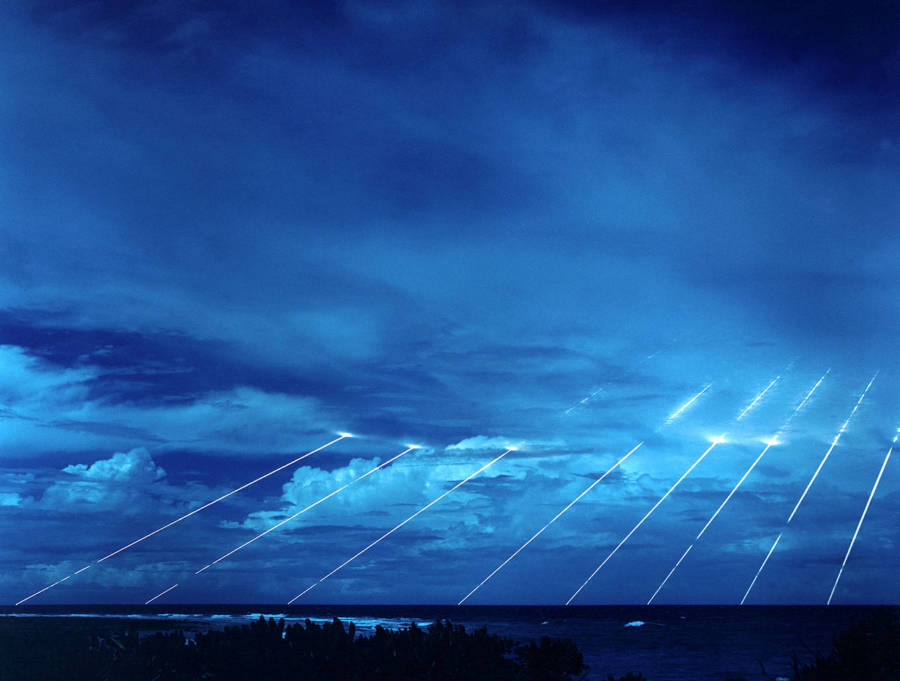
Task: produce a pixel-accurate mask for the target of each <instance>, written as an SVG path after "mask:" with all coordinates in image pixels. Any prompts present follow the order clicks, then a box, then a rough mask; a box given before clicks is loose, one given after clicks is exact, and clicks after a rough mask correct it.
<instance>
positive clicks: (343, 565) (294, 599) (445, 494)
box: [288, 447, 515, 605]
mask: <svg viewBox="0 0 900 681" xmlns="http://www.w3.org/2000/svg"><path fill="white" fill-rule="evenodd" d="M512 451H515V450H514V449H513V448H512V447H510V448H509V449H507V450H506V451H505V452H503V453H502V454H501V455H500V456H498V457H496V458H494V459H492V460H490V461H489V462H488V463H486V464H484V465H483V466H482V467H481V468H479V469H478V470H477V471H475V472H474V473H470V474H469V475H468V476H466V477H465V478H463V479H462V480H460V481H459V482H458V483H456V484H455V485H453V487H451V488H450V489H448V490H447V491H446V492H444V493H443V494H441V495H440V496H439V497H437V498H436V499H433V500H432V501H430V502H428V503H427V504H425V505H424V506H423V507H422V508H420V509H419V510H418V511H416V512H415V513H413V514H412V515H411V516H409V517H408V518H407V519H406V520H404V521H403V522H402V523H399V524H397V525H395V526H394V527H392V528H391V529H390V530H388V531H387V532H385V533H384V534H383V535H381V536H380V537H378V539H376V540H375V541H373V542H372V543H371V544H369V545H368V546H367V547H365V548H364V549H362V550H361V551H358V552H357V553H356V554H355V555H353V556H351V557H350V558H348V559H347V560H345V561H344V562H343V563H341V564H340V565H338V566H337V567H336V568H334V570H332V571H331V572H329V573H328V574H327V575H325V576H324V577H322V578H321V579H320V580H319V581H317V582H313V584H312V585H310V586H309V587H307V588H306V589H304V590H303V591H301V592H300V593H299V594H297V595H296V596H294V597H293V598H292V599H291V600H289V601H288V605H290V604H291V603H293V602H294V601H296V600H297V599H298V598H300V597H301V596H303V594H305V593H306V592H308V591H309V590H310V589H312V588H313V587H315V586H317V585H319V584H321V583H322V582H324V581H325V580H326V579H328V578H329V577H331V575H333V574H334V573H335V572H337V571H338V570H341V569H342V568H344V567H346V566H347V565H349V564H350V563H352V562H353V561H354V560H356V559H357V558H359V557H360V556H361V555H363V554H364V553H365V552H366V551H368V550H369V549H371V548H372V547H373V546H375V545H376V544H378V543H379V542H381V541H382V540H384V539H387V538H388V537H389V536H391V535H392V534H393V533H394V532H396V531H397V530H399V529H400V528H401V527H403V526H404V525H406V523H408V522H409V521H410V520H412V519H413V518H415V517H416V516H418V515H420V514H421V513H424V512H425V511H427V510H428V509H429V508H431V507H432V506H434V505H435V504H436V503H438V502H439V501H440V500H441V499H443V498H444V497H446V496H447V495H448V494H450V493H451V492H453V491H455V490H457V489H459V488H460V487H462V486H463V485H465V484H466V483H467V482H469V480H471V479H472V478H474V477H475V476H476V475H478V474H479V473H481V472H482V471H485V470H487V469H488V468H490V467H491V466H493V465H494V464H495V463H497V462H498V461H499V460H500V459H502V458H503V457H504V456H506V455H507V454H509V453H510V452H512Z"/></svg>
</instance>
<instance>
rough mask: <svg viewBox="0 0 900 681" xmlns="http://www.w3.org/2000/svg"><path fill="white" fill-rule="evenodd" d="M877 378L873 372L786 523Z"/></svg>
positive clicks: (791, 517)
mask: <svg viewBox="0 0 900 681" xmlns="http://www.w3.org/2000/svg"><path fill="white" fill-rule="evenodd" d="M876 378H878V372H877V371H876V372H875V375H874V376H872V380H871V381H869V385H867V386H866V389H865V390H863V392H862V395H860V396H859V399H858V400H857V401H856V404H855V405H854V406H853V411H851V412H850V416H848V417H847V420H846V421H844V424H843V425H842V426H841V429H840V430H839V431H838V433H837V435H835V436H834V440H833V441H832V442H831V446H830V447H829V448H828V451H827V452H825V456H823V457H822V460H821V461H820V462H819V467H818V468H816V472H815V473H813V476H812V477H811V478H810V479H809V482H808V483H807V485H806V489H804V490H803V494H801V495H800V498H799V499H797V504H796V505H795V506H794V510H793V511H791V514H790V515H789V516H788V519H787V521H788V523H790V522H791V521H792V520H793V519H794V516H795V515H796V513H797V509H799V508H800V504H802V503H803V500H804V499H805V498H806V494H807V492H809V488H810V487H812V485H813V483H814V482H815V481H816V478H817V477H818V475H819V471H821V470H822V466H824V465H825V462H826V461H828V457H829V456H831V452H832V450H833V449H834V448H835V447H836V446H837V443H838V441H839V440H840V439H841V435H843V434H844V431H845V430H847V426H848V425H850V419H852V418H853V415H854V414H855V413H856V410H857V409H859V405H861V404H862V401H863V399H864V398H865V396H866V393H867V392H869V388H871V387H872V383H874V382H875V379H876Z"/></svg>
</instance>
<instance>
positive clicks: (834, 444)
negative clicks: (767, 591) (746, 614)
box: [740, 371, 879, 605]
mask: <svg viewBox="0 0 900 681" xmlns="http://www.w3.org/2000/svg"><path fill="white" fill-rule="evenodd" d="M878 373H879V372H878V371H876V372H875V375H874V376H872V379H871V380H870V381H869V383H868V385H866V388H865V390H863V391H862V394H861V395H860V396H859V399H858V400H857V401H856V404H855V405H854V406H853V409H852V410H851V412H850V415H849V416H848V417H847V420H846V421H844V423H843V424H842V425H841V428H840V430H838V432H837V434H836V435H835V436H834V439H833V440H832V441H831V445H830V446H829V447H828V451H826V452H825V456H823V457H822V460H821V461H819V465H818V467H817V468H816V470H815V472H814V473H813V474H812V477H811V478H810V479H809V482H808V483H807V485H806V488H805V489H804V490H803V493H802V494H801V495H800V498H799V499H797V503H796V504H795V505H794V508H793V510H792V511H791V513H790V515H789V516H788V519H787V521H786V522H785V527H787V526H788V525H790V524H791V521H792V520H793V519H794V516H795V515H796V514H797V511H798V509H799V508H800V505H801V504H802V503H803V500H804V499H805V498H806V495H807V493H808V492H809V489H810V487H812V485H813V483H814V482H815V481H816V478H817V477H818V476H819V472H820V471H821V470H822V467H823V466H824V465H825V462H826V461H828V457H829V456H831V452H832V451H834V448H835V447H837V444H838V442H839V441H840V439H841V435H843V434H844V431H846V430H847V426H849V425H850V419H852V418H853V415H854V414H856V412H857V410H858V409H859V406H860V405H861V404H862V401H863V399H864V398H865V396H866V393H868V392H869V388H871V387H872V383H874V382H875V379H876V378H878ZM782 534H784V531H782V532H780V533H779V534H778V536H777V537H776V538H775V542H774V543H773V544H772V548H770V549H769V553H767V554H766V557H765V559H764V560H763V562H762V565H760V566H759V570H757V571H756V575H755V576H754V577H753V581H751V582H750V586H748V587H747V591H746V592H744V597H743V598H741V602H740V605H743V604H744V601H746V600H747V597H748V596H749V595H750V592H751V591H752V590H753V586H754V585H755V584H756V580H757V579H758V578H759V576H760V574H761V573H762V571H763V568H764V567H765V566H766V563H767V562H768V561H769V557H770V556H771V555H772V552H773V551H774V550H775V547H776V546H777V545H778V540H779V539H781V535H782Z"/></svg>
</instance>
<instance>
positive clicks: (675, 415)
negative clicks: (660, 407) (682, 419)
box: [666, 383, 712, 424]
mask: <svg viewBox="0 0 900 681" xmlns="http://www.w3.org/2000/svg"><path fill="white" fill-rule="evenodd" d="M711 387H712V383H710V384H709V385H707V386H706V387H705V388H704V389H703V390H701V391H700V392H698V393H697V394H696V395H694V396H693V397H692V398H691V399H689V400H688V401H687V402H685V403H684V404H682V405H681V406H680V407H678V409H676V410H675V411H673V412H672V413H671V414H669V418H667V419H666V423H667V424H668V423H672V421H674V420H675V419H677V418H678V417H679V416H681V415H682V414H683V413H684V412H685V411H687V409H688V408H689V407H690V406H691V405H692V404H693V403H694V402H696V401H697V400H698V399H700V396H701V395H702V394H703V393H705V392H706V391H707V390H709V389H710V388H711Z"/></svg>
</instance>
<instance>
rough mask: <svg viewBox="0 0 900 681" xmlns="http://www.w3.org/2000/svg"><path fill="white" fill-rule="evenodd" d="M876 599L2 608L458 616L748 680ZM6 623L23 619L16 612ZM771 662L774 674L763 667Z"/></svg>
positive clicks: (653, 675) (637, 665) (184, 623)
mask: <svg viewBox="0 0 900 681" xmlns="http://www.w3.org/2000/svg"><path fill="white" fill-rule="evenodd" d="M870 610H871V607H870V606H831V607H825V606H795V607H792V606H788V607H785V606H743V607H737V606H650V607H648V606H571V607H541V606H503V607H500V606H462V607H456V606H419V605H410V606H397V605H391V606H368V605H366V606H346V605H345V606H308V605H307V606H296V607H285V606H275V605H167V606H158V607H157V606H113V605H97V606H31V607H27V608H22V607H20V608H11V607H9V608H5V609H0V617H2V618H4V619H5V618H7V617H8V618H15V617H19V616H30V617H33V616H35V615H40V616H53V617H124V618H134V619H160V620H165V621H166V622H167V623H170V624H171V625H172V627H173V628H183V629H184V630H185V631H187V632H191V631H202V630H205V629H208V628H210V627H216V628H221V627H225V626H233V625H240V624H246V623H248V622H250V621H253V620H255V619H257V618H259V616H260V615H263V616H265V617H274V618H276V619H278V618H284V619H285V620H286V621H287V622H288V623H289V624H290V623H293V622H302V621H304V620H305V619H307V618H309V619H311V620H313V621H317V622H321V621H330V620H331V619H332V618H333V617H339V618H341V619H342V620H345V621H353V622H354V623H355V624H356V627H357V631H358V632H359V633H361V634H368V633H371V632H372V631H374V629H375V627H376V626H379V625H380V626H383V627H385V628H391V629H396V628H399V627H406V626H408V625H409V624H410V623H411V622H416V624H417V625H419V626H422V627H427V626H428V625H429V624H431V623H432V622H434V621H436V620H439V619H449V620H451V621H452V622H453V623H454V624H461V625H463V626H465V627H466V628H467V629H469V628H472V627H475V628H478V627H487V629H488V631H489V632H490V633H496V634H499V635H502V636H506V637H510V638H512V639H514V640H517V641H519V642H526V641H530V640H535V639H539V638H540V637H541V636H551V637H562V638H571V639H573V640H574V641H575V643H576V644H577V645H578V647H579V649H580V650H581V652H582V654H583V655H584V660H585V663H586V664H587V665H588V666H589V671H588V673H587V678H588V679H594V680H596V679H602V680H605V679H606V678H607V676H608V675H610V674H612V675H614V676H616V677H618V676H622V675H624V674H626V673H627V672H640V673H642V674H643V675H644V676H645V677H646V678H647V679H648V680H649V681H676V680H677V681H685V680H691V681H726V679H736V678H742V679H746V680H747V681H754V680H762V679H765V678H768V679H772V678H776V677H782V678H785V679H787V678H789V677H790V675H791V662H792V657H793V655H794V654H795V653H796V654H797V656H798V658H799V659H800V661H801V662H803V661H807V660H809V659H811V657H812V655H813V654H814V652H815V651H822V652H827V651H828V650H829V649H830V646H831V642H832V640H833V638H834V636H835V635H836V634H837V633H838V632H840V631H842V630H844V629H846V628H847V627H848V626H850V625H851V624H852V623H853V622H855V621H857V620H858V619H860V618H862V617H864V616H865V615H866V614H867V613H869V612H870ZM6 621H7V623H8V624H9V623H12V622H14V620H13V619H7V620H6ZM763 670H765V674H767V675H768V677H766V676H764V674H763Z"/></svg>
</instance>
